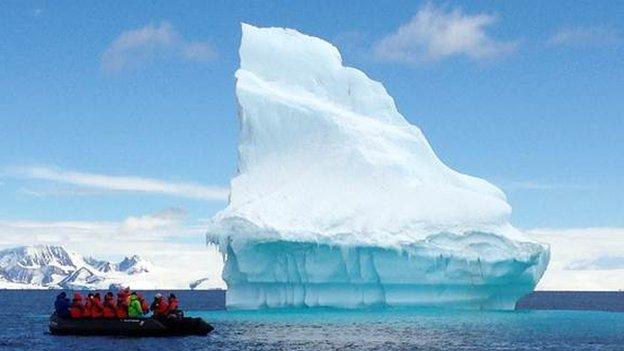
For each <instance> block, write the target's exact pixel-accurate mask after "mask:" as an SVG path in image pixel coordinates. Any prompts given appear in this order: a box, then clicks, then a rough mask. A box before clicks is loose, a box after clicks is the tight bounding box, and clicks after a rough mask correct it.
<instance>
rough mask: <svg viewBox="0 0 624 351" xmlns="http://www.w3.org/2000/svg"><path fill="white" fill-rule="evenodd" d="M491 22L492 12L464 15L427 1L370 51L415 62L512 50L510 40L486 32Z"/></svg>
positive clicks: (484, 55) (393, 59)
mask: <svg viewBox="0 0 624 351" xmlns="http://www.w3.org/2000/svg"><path fill="white" fill-rule="evenodd" d="M495 22H496V17H495V16H493V15H489V14H484V13H480V14H476V15H468V14H464V13H462V11H461V10H459V9H453V10H451V11H445V10H444V9H441V8H437V7H435V6H434V5H433V4H427V5H425V6H424V7H423V8H421V9H420V10H419V11H418V13H416V15H415V16H414V17H412V19H411V20H410V21H409V22H407V23H405V24H404V25H402V26H401V27H399V28H398V29H397V30H396V31H395V32H394V33H392V34H390V35H388V36H386V37H384V38H383V39H381V40H380V41H379V42H377V43H376V44H375V46H374V54H375V56H376V57H377V58H379V59H381V60H385V61H395V62H407V63H419V62H427V61H437V60H441V59H443V58H446V57H450V56H456V55H465V56H468V57H469V58H471V59H475V60H477V59H484V58H491V57H496V56H499V55H502V54H506V53H509V52H511V51H513V50H514V49H515V48H516V44H515V43H514V42H505V41H498V40H495V39H493V38H491V37H490V35H488V33H486V28H487V27H490V26H492V25H493V24H494V23H495Z"/></svg>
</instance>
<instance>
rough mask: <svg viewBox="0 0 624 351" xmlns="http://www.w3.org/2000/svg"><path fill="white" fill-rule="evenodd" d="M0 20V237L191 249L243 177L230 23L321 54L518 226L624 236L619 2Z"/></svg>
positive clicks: (90, 12)
mask: <svg viewBox="0 0 624 351" xmlns="http://www.w3.org/2000/svg"><path fill="white" fill-rule="evenodd" d="M423 11H424V12H423ZM427 11H429V12H428V13H427ZM419 13H420V15H421V16H422V15H423V14H425V15H426V14H429V15H431V16H433V21H434V23H438V22H442V24H444V23H446V22H449V21H450V22H453V21H456V22H457V23H459V24H463V25H465V26H464V27H461V26H460V33H459V34H461V30H466V33H464V34H467V35H468V37H467V38H465V40H466V41H470V40H474V42H471V43H469V44H465V43H464V42H462V41H461V40H459V44H457V43H458V42H457V41H452V43H451V44H449V45H448V46H444V47H443V49H439V48H438V49H436V48H435V44H436V40H442V41H444V40H447V39H448V38H442V39H440V38H438V37H436V35H437V34H436V33H429V32H426V33H423V32H422V30H421V31H420V32H419V29H418V24H419V23H420V22H418V21H420V20H422V18H420V20H419V19H418V14H419ZM0 14H1V15H0V16H1V20H0V33H1V35H0V224H2V223H5V226H11V228H13V229H11V230H15V231H16V233H17V229H15V225H13V224H14V223H22V224H23V223H27V224H32V223H35V224H36V223H39V224H40V225H41V227H40V228H43V229H41V230H44V229H45V228H46V227H45V225H48V226H50V223H53V224H54V223H61V222H62V223H67V222H71V223H75V222H76V223H78V222H79V223H82V224H84V225H87V224H88V223H99V224H102V223H123V224H124V225H130V226H131V225H136V223H139V224H141V223H142V224H143V225H145V226H147V227H149V228H152V227H150V226H151V225H153V224H154V223H161V224H162V223H163V221H164V223H170V222H171V223H174V222H175V223H178V222H179V221H182V222H184V223H186V225H187V226H192V227H193V230H189V231H188V233H189V236H188V238H189V239H188V240H190V241H193V240H194V239H192V238H193V235H196V234H197V233H200V232H201V221H202V220H204V219H206V218H209V217H210V216H211V215H213V214H214V213H215V212H216V211H218V210H219V209H221V208H223V207H224V206H225V200H224V199H225V195H223V194H224V193H223V191H224V189H225V190H227V186H228V182H229V179H230V178H231V177H232V176H233V175H234V174H235V172H236V138H237V128H238V124H237V119H236V100H235V96H234V76H233V75H234V72H235V70H236V68H237V65H238V58H237V48H238V44H239V40H240V22H249V23H252V24H255V25H259V26H284V27H292V28H295V29H298V30H300V31H302V32H304V33H307V34H311V35H315V36H319V37H321V38H323V39H326V40H328V41H330V42H333V43H334V44H335V45H336V46H337V47H338V48H339V49H340V50H341V52H342V55H343V59H344V61H345V62H346V64H348V65H350V66H354V67H356V68H359V69H361V70H363V71H364V72H366V73H367V74H368V75H369V76H371V77H372V78H374V79H375V80H378V81H380V82H382V83H383V84H384V85H385V86H386V88H387V89H388V91H389V93H390V95H392V96H393V97H394V98H395V101H396V103H397V106H398V108H399V110H400V112H401V113H402V114H403V115H404V116H405V117H406V118H407V119H408V120H409V121H410V122H412V123H414V124H416V125H418V126H419V127H420V128H421V129H422V130H423V132H424V134H425V135H426V137H427V138H428V140H429V142H430V143H431V145H432V146H433V148H434V150H435V151H436V152H437V154H438V155H439V157H440V158H441V159H442V160H443V161H444V162H445V163H447V164H448V165H449V166H451V167H452V168H454V169H456V170H458V171H460V172H463V173H467V174H471V175H476V176H479V177H483V178H485V179H488V180H489V181H491V182H493V183H495V184H496V185H498V186H500V187H501V188H502V189H504V190H505V192H506V193H507V195H508V197H509V200H510V203H511V205H512V207H513V209H514V212H513V217H512V222H513V223H514V224H515V225H517V226H519V227H520V228H525V229H529V228H536V227H549V228H583V227H622V226H624V216H623V215H622V214H623V213H624V211H623V210H624V180H623V179H624V158H623V157H622V154H623V153H624V143H623V139H622V136H624V28H623V27H624V24H623V22H622V18H623V17H624V3H622V2H618V1H612V2H610V1H601V2H590V1H587V2H575V3H574V4H570V3H568V2H564V1H549V2H540V1H534V2H512V1H505V2H503V1H471V2H462V3H454V4H449V3H441V2H431V3H425V2H412V1H396V2H392V4H385V3H382V2H377V1H359V2H357V3H356V2H338V3H331V4H330V3H329V2H284V3H277V2H275V3H272V4H265V3H263V2H252V3H243V2H225V1H224V2H206V1H197V2H193V1H188V2H107V3H91V4H89V5H85V4H81V3H79V2H62V1H61V2H54V3H50V2H36V1H20V2H1V3H0ZM436 21H437V22H436ZM445 21H446V22H445ZM453 23H455V22H453ZM400 28H404V30H403V31H401V30H400ZM436 38H438V39H436ZM448 40H458V39H457V38H451V39H448ZM445 43H447V44H448V42H445ZM120 177H123V178H120ZM137 221H138V222H137ZM150 221H151V222H150ZM167 221H169V222H167ZM154 225H158V224H154ZM49 228H54V226H52V227H49ZM49 228H48V230H49V231H53V229H49ZM175 228H178V227H175ZM185 230H186V229H185ZM11 233H13V232H11ZM0 235H2V234H1V233H0ZM7 237H8V234H7ZM199 240H201V239H199ZM4 243H6V244H7V245H8V243H9V242H8V239H7V241H5V242H4ZM0 244H3V241H2V240H0Z"/></svg>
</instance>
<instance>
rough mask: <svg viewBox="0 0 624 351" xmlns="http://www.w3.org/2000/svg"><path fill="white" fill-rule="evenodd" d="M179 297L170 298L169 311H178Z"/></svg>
mask: <svg viewBox="0 0 624 351" xmlns="http://www.w3.org/2000/svg"><path fill="white" fill-rule="evenodd" d="M178 307H179V305H178V299H176V298H170V299H169V306H168V307H167V312H168V313H172V312H177V311H178Z"/></svg>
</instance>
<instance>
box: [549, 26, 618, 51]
mask: <svg viewBox="0 0 624 351" xmlns="http://www.w3.org/2000/svg"><path fill="white" fill-rule="evenodd" d="M621 41H622V38H621V37H620V34H619V33H618V32H617V31H616V30H615V29H613V28H609V27H605V26H593V27H565V28H560V29H558V30H557V31H556V32H555V33H554V34H553V35H552V36H551V37H550V39H549V40H548V42H549V43H550V44H552V45H561V46H577V47H582V46H587V47H588V46H609V45H615V44H618V43H620V42H621Z"/></svg>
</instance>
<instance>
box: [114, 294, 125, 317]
mask: <svg viewBox="0 0 624 351" xmlns="http://www.w3.org/2000/svg"><path fill="white" fill-rule="evenodd" d="M115 314H116V315H117V318H128V303H127V302H126V300H123V299H118V300H117V308H116V309H115Z"/></svg>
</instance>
